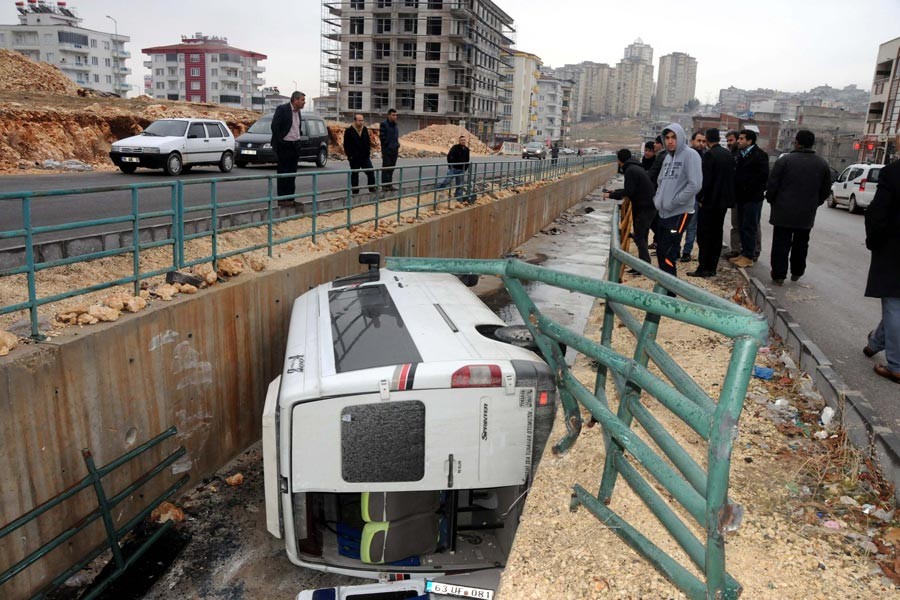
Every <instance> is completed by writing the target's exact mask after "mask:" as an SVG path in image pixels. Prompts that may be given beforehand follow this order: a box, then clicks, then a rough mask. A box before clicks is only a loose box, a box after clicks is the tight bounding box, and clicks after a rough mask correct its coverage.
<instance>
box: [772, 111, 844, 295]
mask: <svg viewBox="0 0 900 600" xmlns="http://www.w3.org/2000/svg"><path fill="white" fill-rule="evenodd" d="M815 143H816V136H815V135H813V132H812V131H809V130H808V129H801V130H800V131H798V132H797V135H796V137H795V138H794V150H793V151H792V152H791V153H790V154H788V155H787V156H783V157H781V158H779V159H778V160H777V161H776V162H775V166H774V167H772V173H771V175H769V182H768V185H767V186H766V200H768V202H769V204H771V205H772V212H771V215H770V216H769V223H771V224H772V225H773V226H774V231H773V233H772V254H771V258H770V259H769V263H770V264H771V265H772V272H771V276H772V283H774V284H775V285H783V284H784V278H785V277H786V276H787V271H788V256H790V264H791V281H797V280H798V279H800V277H802V276H803V273H804V272H806V254H807V251H808V250H809V233H810V231H812V228H813V225H814V224H815V220H816V210H818V208H819V207H820V206H821V205H822V203H823V202H825V199H826V198H828V196H829V195H831V170H830V169H829V168H828V163H827V162H825V159H823V158H822V157H821V156H816V153H815V152H814V151H813V149H812V148H813V145H815Z"/></svg>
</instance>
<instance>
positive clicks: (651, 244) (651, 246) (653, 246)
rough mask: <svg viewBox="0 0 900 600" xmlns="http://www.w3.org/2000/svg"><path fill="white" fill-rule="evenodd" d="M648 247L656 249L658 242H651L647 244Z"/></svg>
mask: <svg viewBox="0 0 900 600" xmlns="http://www.w3.org/2000/svg"><path fill="white" fill-rule="evenodd" d="M647 248H649V249H650V250H656V242H650V243H649V244H647Z"/></svg>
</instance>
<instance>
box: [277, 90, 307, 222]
mask: <svg viewBox="0 0 900 600" xmlns="http://www.w3.org/2000/svg"><path fill="white" fill-rule="evenodd" d="M305 105H306V94H304V93H303V92H294V93H293V94H291V100H290V102H286V103H284V104H282V105H281V106H279V107H278V108H276V109H275V114H274V115H272V140H271V144H272V150H273V151H274V152H275V156H276V157H277V158H278V173H279V174H281V173H296V172H297V161H298V160H299V159H300V131H301V126H300V122H301V118H300V111H301V110H302V109H303V107H304V106H305ZM276 189H277V192H278V195H279V196H292V195H294V193H295V190H296V179H295V178H294V177H279V178H278V180H277V184H276ZM278 204H285V205H288V206H290V205H293V204H294V199H293V198H285V199H283V200H279V201H278Z"/></svg>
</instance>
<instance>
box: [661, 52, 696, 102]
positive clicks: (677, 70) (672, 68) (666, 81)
mask: <svg viewBox="0 0 900 600" xmlns="http://www.w3.org/2000/svg"><path fill="white" fill-rule="evenodd" d="M696 88H697V59H696V58H693V57H692V56H689V55H688V54H685V53H684V52H673V53H671V54H666V55H665V56H660V57H659V78H658V79H657V84H656V107H657V108H660V109H668V110H683V109H684V106H685V105H686V104H687V103H688V102H690V101H691V100H693V99H694V93H695V91H696Z"/></svg>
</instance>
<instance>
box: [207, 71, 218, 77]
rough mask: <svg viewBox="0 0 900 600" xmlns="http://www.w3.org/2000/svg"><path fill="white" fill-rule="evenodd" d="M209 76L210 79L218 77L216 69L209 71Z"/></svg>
mask: <svg viewBox="0 0 900 600" xmlns="http://www.w3.org/2000/svg"><path fill="white" fill-rule="evenodd" d="M209 74H210V75H211V76H212V77H218V75H219V70H218V69H210V70H209Z"/></svg>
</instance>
